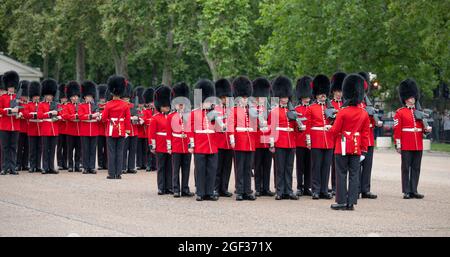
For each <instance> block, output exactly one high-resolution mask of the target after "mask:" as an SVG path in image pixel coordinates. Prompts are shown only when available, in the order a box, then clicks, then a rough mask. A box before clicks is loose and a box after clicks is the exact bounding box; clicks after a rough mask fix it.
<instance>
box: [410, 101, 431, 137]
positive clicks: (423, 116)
mask: <svg viewBox="0 0 450 257" xmlns="http://www.w3.org/2000/svg"><path fill="white" fill-rule="evenodd" d="M414 118H416V120H421V121H422V123H423V126H424V127H425V129H427V128H428V127H430V125H429V124H428V118H430V115H429V114H428V113H426V112H424V111H423V110H422V106H421V105H420V102H419V101H417V102H416V109H415V110H414ZM427 134H428V133H427Z"/></svg>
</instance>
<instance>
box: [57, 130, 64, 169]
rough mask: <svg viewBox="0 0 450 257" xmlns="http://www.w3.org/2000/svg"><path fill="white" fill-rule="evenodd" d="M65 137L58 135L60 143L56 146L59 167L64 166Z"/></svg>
mask: <svg viewBox="0 0 450 257" xmlns="http://www.w3.org/2000/svg"><path fill="white" fill-rule="evenodd" d="M63 137H64V135H59V136H58V145H57V147H56V160H57V162H58V167H60V168H62V167H63V151H62V149H63V143H62V141H63Z"/></svg>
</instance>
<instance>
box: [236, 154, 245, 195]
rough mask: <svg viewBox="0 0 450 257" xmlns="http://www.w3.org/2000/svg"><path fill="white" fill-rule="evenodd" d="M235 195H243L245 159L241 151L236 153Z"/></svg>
mask: <svg viewBox="0 0 450 257" xmlns="http://www.w3.org/2000/svg"><path fill="white" fill-rule="evenodd" d="M235 155H236V167H235V170H236V194H238V195H242V194H244V169H245V167H244V166H245V165H244V164H245V157H244V155H245V154H244V153H243V152H242V151H236V154H235Z"/></svg>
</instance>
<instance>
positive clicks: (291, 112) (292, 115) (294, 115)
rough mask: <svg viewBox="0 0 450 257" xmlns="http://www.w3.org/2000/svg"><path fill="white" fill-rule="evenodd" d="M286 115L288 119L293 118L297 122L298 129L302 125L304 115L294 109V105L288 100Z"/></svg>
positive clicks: (304, 119)
mask: <svg viewBox="0 0 450 257" xmlns="http://www.w3.org/2000/svg"><path fill="white" fill-rule="evenodd" d="M287 117H288V119H289V120H294V121H295V122H297V128H298V130H300V129H301V128H302V127H304V125H303V121H306V117H302V114H301V113H298V112H297V111H295V108H294V105H293V104H292V103H291V101H289V102H288V112H287Z"/></svg>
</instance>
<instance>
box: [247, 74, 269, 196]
mask: <svg viewBox="0 0 450 257" xmlns="http://www.w3.org/2000/svg"><path fill="white" fill-rule="evenodd" d="M252 86H253V97H254V99H253V100H254V101H255V106H256V111H257V116H258V123H257V125H258V127H257V131H256V135H255V148H256V151H255V156H254V158H253V159H254V162H255V191H256V193H255V196H257V197H259V196H274V195H275V193H274V192H272V191H270V171H271V169H272V153H271V152H270V150H269V140H270V129H269V127H268V123H267V119H268V115H269V111H270V102H269V101H270V91H271V90H272V89H271V85H270V82H269V81H268V80H267V79H266V78H257V79H255V80H254V81H253V83H252Z"/></svg>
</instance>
